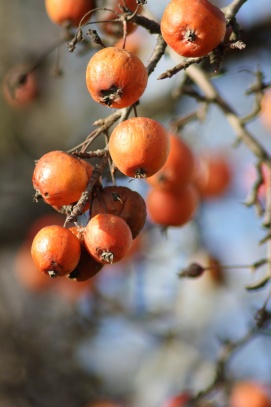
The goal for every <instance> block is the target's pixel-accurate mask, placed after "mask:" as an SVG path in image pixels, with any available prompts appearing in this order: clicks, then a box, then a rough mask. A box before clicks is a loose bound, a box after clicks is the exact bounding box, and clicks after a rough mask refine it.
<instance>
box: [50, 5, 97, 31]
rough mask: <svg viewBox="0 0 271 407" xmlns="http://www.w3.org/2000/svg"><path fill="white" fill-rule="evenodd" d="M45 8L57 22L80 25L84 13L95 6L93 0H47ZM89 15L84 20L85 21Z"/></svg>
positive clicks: (53, 20)
mask: <svg viewBox="0 0 271 407" xmlns="http://www.w3.org/2000/svg"><path fill="white" fill-rule="evenodd" d="M45 8H46V11H47V14H48V16H49V18H50V19H51V21H52V22H53V23H55V24H59V25H61V24H63V23H65V22H70V23H71V24H72V25H73V26H78V25H79V23H80V20H81V19H82V18H83V17H84V15H85V14H86V13H87V12H88V11H90V10H91V9H92V8H93V1H92V0H45ZM88 19H89V16H88V17H87V18H86V19H85V20H84V23H85V22H86V21H87V20H88Z"/></svg>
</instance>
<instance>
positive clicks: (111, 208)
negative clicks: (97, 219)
mask: <svg viewBox="0 0 271 407" xmlns="http://www.w3.org/2000/svg"><path fill="white" fill-rule="evenodd" d="M114 197H115V198H114ZM117 198H118V199H117ZM98 213H110V214H112V215H116V216H120V217H121V218H122V219H123V220H125V222H126V223H127V224H128V226H129V227H130V229H131V232H132V235H133V239H134V238H135V237H136V236H137V235H138V234H139V232H140V231H141V230H142V228H143V226H144V225H145V222H146V217H147V212H146V204H145V201H144V199H143V198H142V196H141V195H140V194H139V193H138V192H136V191H132V190H131V189H129V188H127V187H121V186H120V187H117V186H108V187H105V188H103V189H102V190H101V191H99V193H97V195H96V196H95V197H94V199H93V201H92V205H91V217H93V216H96V215H97V214H98Z"/></svg>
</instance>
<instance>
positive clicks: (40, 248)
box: [31, 225, 81, 277]
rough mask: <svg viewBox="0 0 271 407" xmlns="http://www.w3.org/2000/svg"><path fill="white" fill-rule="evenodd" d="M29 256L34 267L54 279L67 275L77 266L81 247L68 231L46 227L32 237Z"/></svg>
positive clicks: (59, 227)
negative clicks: (51, 274) (51, 275)
mask: <svg viewBox="0 0 271 407" xmlns="http://www.w3.org/2000/svg"><path fill="white" fill-rule="evenodd" d="M31 255H32V258H33V261H34V264H35V265H36V267H37V268H38V269H39V270H40V271H42V272H44V273H47V274H49V273H50V272H51V271H53V272H54V273H55V275H53V276H54V277H61V276H64V275H66V274H69V273H70V272H71V271H73V270H74V269H75V267H76V266H77V264H78V262H79V259H80V255H81V247H80V242H79V239H78V238H77V237H76V236H75V235H74V234H73V233H72V232H71V231H70V230H68V229H66V228H64V227H62V226H58V225H52V226H46V227H44V228H43V229H41V230H40V231H39V232H38V233H37V235H36V236H35V237H34V240H33V243H32V246H31Z"/></svg>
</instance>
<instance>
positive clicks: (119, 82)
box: [6, 0, 226, 281]
mask: <svg viewBox="0 0 271 407" xmlns="http://www.w3.org/2000/svg"><path fill="white" fill-rule="evenodd" d="M143 3H144V2H138V1H136V0H129V1H128V0H126V1H123V2H122V3H121V4H119V1H111V9H112V10H111V11H110V10H109V9H107V10H106V11H103V13H104V14H103V18H102V20H103V21H102V23H101V29H102V30H104V31H105V32H106V33H107V34H109V35H112V36H115V37H118V36H120V35H122V32H123V26H124V25H125V30H126V33H131V32H132V31H133V30H134V29H135V28H136V26H135V25H134V24H133V23H131V22H129V21H126V20H124V21H125V23H124V24H123V22H121V21H112V20H114V18H113V17H116V15H117V16H119V10H121V9H122V10H123V11H124V10H130V11H132V12H135V13H138V14H139V13H140V12H141V11H142V8H143V7H142V4H143ZM45 7H46V11H47V14H48V16H49V18H50V19H51V20H52V21H53V22H54V23H56V24H59V25H64V26H66V27H77V26H79V27H81V26H82V24H84V23H86V22H87V21H88V20H89V18H90V15H91V13H92V12H93V11H95V10H94V9H93V7H94V2H93V1H91V0H80V1H77V2H76V4H75V3H74V1H71V0H66V1H56V0H46V1H45ZM182 10H185V16H186V17H185V20H184V19H183V18H182ZM99 12H100V13H101V10H97V13H98V15H99ZM195 14H197V16H199V15H204V18H203V21H202V24H201V25H200V24H199V25H198V26H197V27H194V21H195V18H194V17H195ZM117 20H118V19H117ZM187 21H190V23H191V24H190V25H189V24H188V23H187ZM225 32H226V21H225V17H224V14H223V13H222V11H221V10H220V9H218V8H217V7H215V6H213V5H211V4H210V3H209V2H208V1H207V0H200V1H198V0H197V1H195V4H194V6H193V7H188V6H187V2H186V0H172V1H171V2H170V3H169V4H168V6H167V7H166V8H165V11H164V14H163V17H162V20H161V33H162V36H163V38H164V40H165V41H166V43H167V44H168V45H169V46H170V47H171V48H172V49H174V50H175V51H176V52H177V53H179V54H180V55H183V56H189V57H191V56H192V57H198V56H202V55H206V54H208V53H209V52H211V51H212V49H213V48H215V47H216V46H217V45H218V44H219V43H220V42H221V41H222V40H223V38H224V36H225ZM176 33H179V34H178V36H176ZM210 38H211V39H212V40H211V41H210ZM124 44H125V42H124ZM102 45H103V44H102ZM112 61H114V63H113V64H112ZM31 73H32V72H31ZM16 80H17V83H16ZM18 81H19V84H20V85H21V86H18ZM32 81H33V77H31V76H30V75H24V76H23V77H20V78H19V79H18V75H17V78H15V79H13V80H12V81H11V80H9V81H6V83H8V85H9V88H7V90H6V92H7V94H11V93H12V94H13V98H12V99H14V100H15V101H16V102H17V103H18V102H19V99H20V98H21V100H22V103H27V102H28V101H30V100H32V99H33V97H35V96H36V92H35V91H33V90H32V88H33V85H32ZM147 83H148V71H147V69H146V67H145V66H144V64H143V63H142V61H141V60H140V59H139V58H138V57H137V56H136V55H135V54H134V53H132V52H129V51H127V50H126V49H124V47H123V48H120V47H119V46H108V47H104V48H102V49H101V50H99V51H97V52H95V54H94V56H92V58H91V59H90V61H89V63H88V65H87V69H86V86H87V89H88V91H89V93H90V95H91V97H92V98H93V100H94V101H96V102H97V103H100V104H102V105H104V106H107V107H109V108H115V109H121V108H126V107H132V106H133V105H134V104H136V103H137V102H138V100H139V99H140V97H141V96H142V94H143V93H144V91H145V89H146V87H147ZM23 85H24V86H23ZM29 89H30V90H31V92H30V91H29ZM34 90H35V89H34ZM11 91H12V92H11ZM21 95H22V96H21ZM26 95H29V99H27V97H26ZM14 96H15V97H14ZM105 151H106V153H107V154H109V156H110V158H111V159H112V161H113V164H114V166H115V168H117V169H118V170H119V171H120V172H121V173H122V174H124V175H126V176H128V177H132V178H143V179H147V181H148V182H149V184H150V185H152V187H153V188H152V189H151V190H150V192H149V194H148V196H147V200H146V203H147V209H148V211H149V213H150V217H151V219H152V220H153V221H154V222H155V223H157V224H159V225H162V226H182V225H184V224H185V223H187V222H188V221H189V220H190V219H191V218H192V217H193V215H194V214H195V212H196V209H197V206H198V202H199V199H198V194H199V190H200V188H199V185H200V182H199V177H198V182H197V180H196V178H195V167H196V165H195V159H194V156H193V154H192V151H191V150H190V148H189V147H188V146H187V145H186V144H185V143H184V142H183V141H182V140H181V138H179V137H178V136H177V135H175V134H170V133H169V132H168V131H167V130H166V129H165V128H164V127H163V126H162V125H161V124H160V123H159V122H157V121H156V120H153V119H151V118H148V117H134V118H127V119H126V120H124V121H122V122H120V123H119V124H118V125H117V126H116V127H115V128H114V130H113V131H112V132H111V135H110V138H109V142H108V145H107V146H106V148H105ZM32 181H33V186H34V188H35V190H36V195H35V197H36V200H37V199H38V198H43V200H44V201H45V202H46V203H47V204H49V205H51V206H52V207H53V208H54V209H56V210H57V211H63V210H64V209H63V208H67V207H70V208H73V207H75V206H76V204H77V203H78V202H79V200H80V203H81V206H80V210H81V212H82V211H84V212H86V211H88V213H89V221H88V223H87V225H86V226H85V227H82V226H79V225H76V226H73V227H70V228H67V227H66V225H65V226H59V225H52V226H47V227H45V228H42V229H41V230H40V231H39V232H38V233H37V235H36V236H35V238H34V240H33V243H32V248H31V254H32V257H33V260H34V263H35V265H36V266H37V268H38V269H39V270H41V271H43V272H45V273H47V274H48V275H49V276H51V277H57V276H64V275H65V276H68V277H70V278H71V279H74V280H76V281H85V280H87V279H89V278H90V277H92V276H93V275H95V274H96V273H97V272H98V271H99V270H100V269H101V268H102V267H103V265H104V264H108V263H109V264H111V263H115V262H117V261H119V260H121V259H122V258H123V257H125V255H126V254H127V253H128V251H129V249H130V247H131V244H132V240H133V239H134V238H135V237H136V236H137V235H138V234H139V232H140V231H141V229H142V228H143V226H144V223H145V220H146V204H145V202H144V200H143V198H142V197H141V196H140V195H139V194H138V193H137V192H135V191H132V190H130V189H129V188H127V187H117V186H109V187H105V188H103V186H102V183H101V177H97V174H96V173H95V170H94V167H93V165H92V164H90V163H89V162H88V161H86V160H84V159H82V158H81V157H80V154H78V156H75V155H72V154H68V153H65V152H63V151H51V152H49V153H47V154H45V155H44V156H42V157H41V158H40V159H39V160H38V162H37V164H36V167H35V169H34V173H33V177H32ZM90 184H91V185H92V188H89V189H87V188H88V186H89V185H90ZM82 194H85V195H84V196H85V197H86V196H87V198H85V199H84V200H83V203H82ZM81 212H80V211H79V212H78V211H77V214H80V213H81ZM75 218H76V217H75Z"/></svg>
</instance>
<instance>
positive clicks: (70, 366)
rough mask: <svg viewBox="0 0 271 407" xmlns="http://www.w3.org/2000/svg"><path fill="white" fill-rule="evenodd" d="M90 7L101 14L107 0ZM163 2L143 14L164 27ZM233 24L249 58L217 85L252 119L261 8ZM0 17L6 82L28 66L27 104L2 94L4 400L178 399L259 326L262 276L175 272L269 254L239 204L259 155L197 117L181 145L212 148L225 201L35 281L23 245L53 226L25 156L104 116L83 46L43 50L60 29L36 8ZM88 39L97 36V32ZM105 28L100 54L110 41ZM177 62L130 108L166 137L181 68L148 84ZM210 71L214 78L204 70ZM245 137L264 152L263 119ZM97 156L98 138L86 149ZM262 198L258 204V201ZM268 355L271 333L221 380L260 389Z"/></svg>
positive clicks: (237, 61)
mask: <svg viewBox="0 0 271 407" xmlns="http://www.w3.org/2000/svg"><path fill="white" fill-rule="evenodd" d="M99 2H100V3H99ZM97 3H98V5H99V6H100V4H101V6H103V1H102V0H97ZM162 3H163V4H162ZM167 3H168V2H162V1H161V2H159V1H158V2H157V1H155V0H148V4H147V5H146V6H144V7H145V8H146V11H145V12H146V14H147V15H148V16H151V17H152V18H153V19H155V20H156V21H160V18H161V15H162V12H163V9H164V7H165V4H167ZM213 3H214V4H216V5H217V6H219V7H224V6H226V5H227V4H228V3H229V2H226V1H216V2H215V1H213ZM237 20H238V22H239V24H240V26H241V28H242V30H243V34H242V40H243V41H244V42H245V43H246V49H245V50H243V51H239V50H235V51H231V52H228V53H227V54H226V56H225V60H224V63H223V66H222V71H221V72H220V73H219V74H218V75H216V77H215V78H214V79H213V83H214V84H215V86H216V87H217V89H218V90H219V92H221V95H222V96H223V98H225V100H226V101H227V102H228V103H229V104H231V106H232V107H233V108H234V110H235V111H236V112H237V113H238V114H239V115H240V116H241V117H243V116H246V115H247V114H249V113H250V112H252V111H253V109H254V104H255V96H254V95H253V94H251V95H246V91H247V90H248V89H249V87H250V86H251V85H253V83H255V81H256V78H255V72H256V71H257V70H260V71H261V72H262V73H263V75H264V78H265V81H266V82H267V83H268V82H270V81H271V70H270V66H271V51H270V50H271V31H270V26H271V8H270V2H269V0H258V1H257V2H247V3H245V4H244V5H243V6H242V8H241V10H240V12H239V13H238V15H237ZM0 21H1V31H2V32H1V36H0V61H1V64H0V76H1V83H2V84H3V83H4V81H5V77H6V75H7V73H8V72H9V70H10V69H12V68H14V67H17V66H25V65H27V66H37V68H36V69H35V71H34V73H35V75H36V80H37V95H36V97H35V98H34V99H33V101H32V102H31V103H29V104H27V105H25V106H14V105H13V104H10V103H9V102H8V100H7V98H6V97H5V94H4V91H3V92H2V93H1V96H0V131H1V137H0V166H1V167H0V168H1V177H0V265H1V273H0V360H1V364H0V405H1V406H5V407H14V406H16V407H30V406H31V407H32V406H38V407H49V406H50V407H59V406H61V405H65V406H67V407H87V406H88V405H89V406H90V405H92V404H91V403H94V402H96V401H97V400H113V401H115V403H116V406H127V407H143V406H144V407H160V406H161V407H162V406H163V403H165V402H166V400H168V399H169V398H170V397H171V396H173V395H175V394H178V393H179V392H182V391H184V390H188V391H191V392H192V393H197V392H198V391H200V390H202V389H204V388H206V387H207V386H208V384H209V383H210V382H211V381H212V379H213V376H214V372H215V366H216V360H217V357H218V354H219V350H220V348H221V344H222V342H223V341H225V340H232V341H238V340H239V339H240V338H241V337H242V336H243V335H245V334H246V332H248V331H249V330H250V329H251V328H252V327H253V326H255V318H254V316H255V313H256V312H257V310H259V309H260V308H261V307H262V306H263V304H264V302H265V300H266V299H267V297H268V294H269V291H268V286H266V287H264V288H263V289H261V290H255V291H252V292H248V291H247V290H246V289H245V286H246V285H249V284H251V283H253V282H254V281H257V280H259V279H260V277H261V275H262V274H264V268H263V269H259V270H257V271H256V272H255V273H251V272H250V270H249V269H248V268H237V267H235V268H232V269H226V268H225V269H223V268H221V267H217V269H216V271H217V273H211V272H206V273H205V274H204V275H203V276H202V277H200V278H199V279H196V280H189V279H179V278H178V275H177V274H178V272H180V270H181V269H183V268H185V267H186V266H187V265H188V264H190V263H191V262H193V261H197V262H199V263H200V264H202V265H204V266H208V265H209V264H210V262H211V261H216V262H217V263H216V264H222V265H229V266H230V265H251V264H253V263H254V262H257V261H258V260H260V259H262V258H265V257H266V251H267V244H262V245H259V241H260V240H261V239H262V238H264V237H265V236H266V234H267V232H268V231H267V230H266V229H264V228H263V226H262V218H261V217H259V216H258V215H257V212H256V210H255V208H254V207H250V208H247V207H246V206H245V205H244V202H245V201H246V199H247V196H248V195H249V192H250V190H251V187H252V185H253V182H254V181H255V164H256V162H257V161H256V158H255V157H254V156H253V154H252V153H251V152H250V151H249V150H248V148H247V147H246V146H244V145H243V144H242V143H241V144H239V145H238V147H234V143H235V141H236V135H235V134H234V131H233V129H232V128H231V127H230V126H229V124H228V122H227V121H226V119H225V117H224V116H223V114H222V113H221V111H220V110H219V109H218V108H217V107H216V106H213V105H211V106H209V107H208V111H207V113H206V115H205V117H204V120H202V121H198V120H197V121H192V122H189V123H188V124H187V125H185V126H184V127H183V128H182V130H181V137H182V138H183V139H184V140H185V141H186V142H187V144H188V145H189V146H190V147H191V149H192V151H193V152H194V153H195V155H196V156H200V155H201V154H203V153H208V154H211V155H212V156H214V157H215V156H216V155H217V154H221V153H223V157H225V160H226V162H227V165H228V168H229V170H230V174H231V177H230V182H229V183H228V184H227V188H225V190H223V194H220V195H219V196H216V197H213V198H209V199H202V201H201V204H200V208H199V210H198V212H197V214H196V217H195V219H193V221H191V222H189V223H188V224H186V225H185V226H183V227H180V228H173V227H172V228H171V227H170V228H168V229H167V232H166V234H164V233H161V229H160V228H159V227H158V226H156V225H154V224H153V223H152V222H151V220H150V219H149V218H148V221H147V224H146V227H145V229H144V230H143V232H142V233H141V238H140V239H139V243H138V247H137V249H136V250H135V251H134V253H133V254H131V256H130V257H129V258H127V260H125V261H122V262H120V263H117V264H115V265H113V266H110V267H105V268H104V269H103V270H102V271H101V272H100V273H99V274H98V275H97V276H96V277H95V278H94V279H92V280H91V281H88V282H87V283H73V282H70V281H68V280H67V279H60V280H65V281H61V282H60V281H56V282H55V281H51V280H48V279H46V278H45V280H46V282H45V281H43V280H42V281H40V278H36V273H35V270H34V274H31V273H32V270H33V264H32V261H31V257H30V247H31V242H32V239H33V237H34V235H35V233H36V232H37V230H39V228H40V227H41V226H43V225H45V224H50V223H52V222H54V223H56V222H60V223H61V222H62V223H63V218H61V217H60V215H58V214H57V213H55V212H54V211H53V209H52V208H51V207H49V206H48V205H46V204H45V203H43V202H41V201H40V202H39V203H34V202H33V197H34V190H33V186H32V181H31V177H32V173H33V169H34V162H35V160H37V159H39V158H40V157H41V156H42V155H43V154H45V153H46V152H48V151H51V150H56V149H57V150H65V151H66V150H69V149H70V148H72V147H74V146H76V145H77V144H79V143H80V142H82V141H83V140H84V139H85V138H86V136H87V135H88V134H89V133H90V132H91V131H92V130H93V129H94V127H93V125H92V124H93V122H94V121H95V120H98V119H100V118H104V117H106V116H107V115H109V114H110V113H111V111H110V110H109V109H107V108H105V107H103V106H100V105H98V104H97V103H95V102H94V101H93V100H92V99H91V97H90V95H89V93H88V91H87V89H86V85H85V70H86V66H87V63H88V61H89V59H90V57H91V55H93V53H94V52H95V51H96V49H97V47H95V46H93V47H90V48H89V49H87V48H86V49H84V48H83V47H80V46H78V47H77V48H76V50H75V51H74V52H73V53H69V52H68V49H67V46H66V43H63V44H62V45H61V46H60V47H59V49H58V51H57V50H56V49H55V50H53V51H52V52H48V53H47V51H48V50H50V49H52V47H53V45H54V44H55V43H56V42H57V41H59V39H60V36H61V29H60V27H58V26H56V25H54V24H53V23H52V22H51V21H50V20H49V18H48V16H47V14H46V12H45V7H44V2H43V1H42V0H39V1H34V0H24V1H23V2H22V1H20V0H13V1H12V2H7V1H5V0H0ZM95 29H97V31H98V32H99V33H100V31H99V26H98V25H97V26H95ZM137 31H138V32H137V36H138V37H137V38H138V39H137V41H138V54H139V56H140V58H142V60H143V62H144V64H145V65H146V64H147V62H148V60H149V58H150V56H151V54H152V50H153V48H154V46H155V42H156V36H155V35H153V36H151V35H149V34H148V33H147V32H146V31H144V30H143V29H141V28H139V29H138V30H137ZM100 34H101V36H103V39H104V41H105V43H106V44H108V45H110V44H111V42H112V38H108V37H106V35H104V34H103V33H100ZM45 54H46V57H45ZM178 58H179V57H177V56H176V55H173V54H171V53H170V52H166V54H165V56H164V57H163V58H162V59H161V61H160V62H159V64H158V66H157V68H156V70H155V71H154V73H153V74H152V75H151V77H150V79H149V84H148V87H147V90H146V93H145V94H144V95H143V97H142V98H141V101H140V105H139V107H138V113H139V115H142V116H149V117H151V118H153V119H156V120H159V121H160V122H161V123H163V124H164V125H165V127H167V128H168V127H169V125H170V124H171V123H172V121H173V120H177V119H179V118H182V117H185V116H186V115H188V114H190V113H191V112H194V111H195V110H196V109H198V107H199V105H198V104H197V102H195V100H194V99H193V98H191V97H188V96H185V95H179V96H178V97H176V94H177V93H178V92H176V90H177V89H178V88H179V86H180V84H181V82H182V80H183V77H184V73H183V72H181V73H178V74H177V75H175V76H174V77H173V78H171V79H165V80H163V81H158V80H157V77H158V76H159V75H160V74H161V73H162V72H164V71H165V70H166V69H169V68H171V67H173V66H174V65H176V64H177V63H178V61H179V59H178ZM56 68H57V69H56ZM206 70H207V71H208V72H211V71H212V68H210V66H209V65H208V64H206ZM56 71H58V73H59V75H57V76H56V75H55V73H56ZM270 115H271V111H270ZM248 129H249V131H251V133H252V134H253V135H254V136H255V137H256V138H257V140H258V141H259V142H260V143H261V144H262V145H263V146H264V147H265V148H266V150H267V151H268V152H269V153H270V152H271V151H270V150H271V149H270V147H271V144H270V137H271V129H270V128H268V127H267V126H265V125H264V124H263V121H262V120H261V118H260V117H255V118H254V119H253V120H251V121H250V122H249V124H248ZM102 141H103V140H102ZM101 145H102V144H101ZM97 146H100V142H99V141H98V142H97V143H95V146H94V147H93V150H94V149H95V148H97ZM118 175H119V174H118ZM129 181H130V180H129V179H125V178H121V177H119V178H118V179H117V182H118V185H125V186H129V188H131V189H134V190H136V191H138V192H139V193H140V194H142V196H143V197H144V198H145V197H146V195H147V193H148V190H149V186H148V184H147V183H146V182H145V181H142V180H141V181H139V180H134V181H133V182H129ZM106 183H110V181H109V180H108V178H107V179H106V180H105V184H106ZM261 200H262V202H263V205H264V196H263V195H262V196H261ZM83 221H84V219H83ZM261 273H262V274H261ZM270 352H271V342H270V334H264V333H262V334H259V335H257V337H256V339H254V340H253V341H249V342H248V343H247V345H246V346H245V347H242V348H241V349H240V351H239V352H237V353H236V354H234V356H233V357H232V358H231V359H230V363H229V364H228V365H227V373H228V376H229V377H230V378H231V380H233V381H236V380H239V379H253V380H254V379H256V378H257V379H258V380H260V381H261V382H263V383H265V384H267V385H269V386H270V385H271V380H270V377H271V359H270V357H269V355H270ZM217 403H219V401H217ZM93 405H94V404H93ZM214 405H220V404H214ZM221 405H223V404H221ZM105 407H106V406H105ZM108 407H110V405H108Z"/></svg>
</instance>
